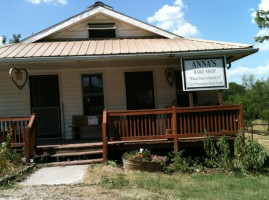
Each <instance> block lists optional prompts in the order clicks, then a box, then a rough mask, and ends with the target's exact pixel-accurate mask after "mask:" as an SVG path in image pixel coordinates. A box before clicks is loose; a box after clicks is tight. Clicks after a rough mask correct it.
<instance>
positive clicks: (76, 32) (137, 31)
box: [47, 15, 160, 40]
mask: <svg viewBox="0 0 269 200" xmlns="http://www.w3.org/2000/svg"><path fill="white" fill-rule="evenodd" d="M94 22H104V23H105V22H115V23H116V29H117V30H116V35H117V37H119V38H133V37H160V36H158V35H157V34H154V33H151V32H149V31H146V30H142V29H141V28H138V27H135V26H132V25H130V24H127V23H124V22H121V21H117V20H114V19H113V18H109V17H106V16H104V15H98V16H95V17H93V18H90V19H88V20H84V21H83V22H80V23H79V24H76V25H74V26H72V27H69V28H68V29H65V30H62V31H61V32H58V33H55V34H53V35H51V36H49V37H48V38H47V39H48V40H51V39H52V40H57V39H88V38H89V34H88V30H87V26H88V23H94Z"/></svg>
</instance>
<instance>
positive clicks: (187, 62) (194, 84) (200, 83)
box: [181, 57, 228, 91]
mask: <svg viewBox="0 0 269 200" xmlns="http://www.w3.org/2000/svg"><path fill="white" fill-rule="evenodd" d="M181 66H182V67H181V73H182V81H183V90H184V91H198V90H216V89H228V81H227V76H226V62H225V57H218V58H199V59H182V60H181Z"/></svg>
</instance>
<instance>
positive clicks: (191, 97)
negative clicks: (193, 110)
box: [189, 92, 193, 107]
mask: <svg viewBox="0 0 269 200" xmlns="http://www.w3.org/2000/svg"><path fill="white" fill-rule="evenodd" d="M189 104H190V107H193V93H192V92H190V93H189Z"/></svg>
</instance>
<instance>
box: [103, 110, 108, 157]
mask: <svg viewBox="0 0 269 200" xmlns="http://www.w3.org/2000/svg"><path fill="white" fill-rule="evenodd" d="M102 136H103V162H106V161H107V154H108V144H107V110H106V109H104V111H103V123H102Z"/></svg>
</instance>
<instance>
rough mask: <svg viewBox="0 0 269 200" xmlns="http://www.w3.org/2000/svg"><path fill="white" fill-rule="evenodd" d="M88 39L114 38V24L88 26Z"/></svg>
mask: <svg viewBox="0 0 269 200" xmlns="http://www.w3.org/2000/svg"><path fill="white" fill-rule="evenodd" d="M87 29H88V31H89V38H96V39H98V38H115V37H116V25H115V23H102V24H88V28H87Z"/></svg>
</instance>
